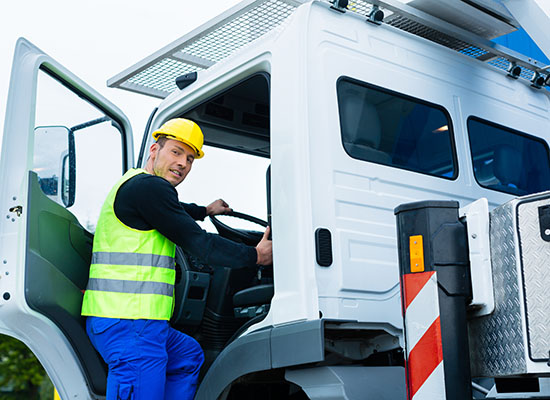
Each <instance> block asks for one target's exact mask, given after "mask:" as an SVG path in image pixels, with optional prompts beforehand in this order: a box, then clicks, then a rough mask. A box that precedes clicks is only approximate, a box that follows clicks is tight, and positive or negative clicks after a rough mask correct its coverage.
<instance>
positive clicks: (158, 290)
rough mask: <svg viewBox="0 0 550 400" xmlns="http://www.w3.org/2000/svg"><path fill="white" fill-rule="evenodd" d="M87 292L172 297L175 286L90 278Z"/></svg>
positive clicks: (160, 283)
mask: <svg viewBox="0 0 550 400" xmlns="http://www.w3.org/2000/svg"><path fill="white" fill-rule="evenodd" d="M86 290H100V291H102V292H117V293H134V294H160V295H163V296H170V297H172V294H173V292H174V285H170V284H169V283H163V282H150V281H126V280H122V279H100V278H90V280H89V281H88V286H87V287H86Z"/></svg>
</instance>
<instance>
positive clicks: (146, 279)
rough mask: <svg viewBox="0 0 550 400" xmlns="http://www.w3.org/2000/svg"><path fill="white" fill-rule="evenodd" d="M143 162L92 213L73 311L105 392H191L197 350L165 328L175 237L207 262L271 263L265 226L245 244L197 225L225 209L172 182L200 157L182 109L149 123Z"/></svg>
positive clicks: (181, 397)
mask: <svg viewBox="0 0 550 400" xmlns="http://www.w3.org/2000/svg"><path fill="white" fill-rule="evenodd" d="M153 137H154V138H155V139H156V143H154V144H153V145H152V146H151V148H150V157H149V160H148V161H147V165H146V166H145V169H132V170H130V171H128V172H127V173H126V174H124V176H123V177H122V178H121V179H120V180H119V182H118V183H117V184H116V185H115V186H114V187H113V189H112V190H111V192H110V193H109V195H108V196H107V199H106V200H105V203H104V204H103V207H102V209H101V214H100V216H99V221H98V224H97V228H96V233H95V237H94V245H93V255H92V265H91V267H90V279H89V281H88V286H87V288H86V292H85V294H84V300H83V304H82V315H85V316H88V318H87V321H86V329H87V332H88V335H89V337H90V339H91V341H92V344H93V345H94V347H95V348H96V349H97V350H98V351H99V353H100V354H101V356H102V357H103V359H104V360H105V362H106V363H107V364H108V365H109V374H108V378H107V400H114V399H117V400H118V399H123V400H125V399H132V400H145V399H147V400H150V399H154V400H156V399H163V398H164V399H178V400H185V399H193V397H194V395H195V391H196V387H197V379H198V373H199V369H200V367H201V365H202V363H203V360H204V356H203V352H202V349H201V348H200V346H199V344H198V343H197V342H196V341H195V340H194V339H193V338H191V337H189V336H187V335H185V334H183V333H181V332H179V331H176V330H175V329H172V328H170V326H169V324H168V320H169V319H170V317H171V315H172V310H173V290H174V282H175V269H174V255H175V247H176V245H178V246H181V247H182V248H183V249H184V250H185V251H187V252H188V253H190V254H192V255H193V256H195V257H197V258H198V259H199V260H200V261H201V262H203V263H205V264H209V265H212V266H224V267H235V268H237V267H253V266H255V265H257V264H259V265H270V264H271V263H272V253H271V251H272V250H271V241H270V240H268V235H269V228H268V229H267V230H266V232H265V234H264V236H263V238H262V240H261V241H260V243H259V244H258V245H257V246H256V248H254V247H250V246H245V245H243V244H239V243H234V242H232V241H229V240H226V239H224V238H222V237H220V236H218V235H214V234H210V233H207V232H205V231H203V230H202V229H201V228H200V227H199V226H198V225H197V223H196V222H195V220H202V219H204V218H205V216H206V215H218V214H226V213H228V212H230V211H231V209H230V208H229V206H228V205H227V204H226V203H225V202H224V201H223V200H221V199H220V200H216V201H215V202H213V203H212V204H210V205H209V206H207V207H206V208H205V207H199V206H197V205H195V204H183V203H180V202H179V200H178V194H177V192H176V189H175V187H176V186H177V185H178V184H180V183H181V182H182V181H183V180H184V179H185V177H186V176H187V174H189V172H190V171H191V167H192V165H193V162H194V160H195V159H198V158H201V157H203V155H204V153H203V151H202V144H203V134H202V131H201V130H200V128H199V126H198V125H197V124H195V123H194V122H192V121H190V120H186V119H182V118H176V119H172V120H170V121H168V122H166V123H165V124H164V125H163V126H162V127H161V128H160V129H159V130H157V131H155V132H154V133H153Z"/></svg>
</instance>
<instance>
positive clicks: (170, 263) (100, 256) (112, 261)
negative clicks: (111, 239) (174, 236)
mask: <svg viewBox="0 0 550 400" xmlns="http://www.w3.org/2000/svg"><path fill="white" fill-rule="evenodd" d="M92 264H107V265H143V266H148V267H158V268H169V269H174V268H175V259H174V257H170V256H159V255H157V254H140V253H109V252H101V251H98V252H94V253H93V254H92Z"/></svg>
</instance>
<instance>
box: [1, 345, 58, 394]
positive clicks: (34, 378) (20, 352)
mask: <svg viewBox="0 0 550 400" xmlns="http://www.w3.org/2000/svg"><path fill="white" fill-rule="evenodd" d="M46 381H47V382H46ZM48 384H49V378H48V376H47V374H46V372H45V371H44V368H42V365H40V362H39V361H38V360H37V359H36V357H35V356H34V354H33V353H32V352H31V351H30V350H29V348H28V347H27V346H25V345H24V344H23V343H22V342H20V341H19V340H17V339H14V338H12V337H10V336H5V335H0V399H18V398H20V399H39V398H51V396H52V391H53V389H52V390H50V391H49V395H48V394H47V393H45V394H43V395H42V396H41V395H40V394H41V393H40V392H44V390H40V388H41V387H44V386H50V385H51V384H50V385H48ZM44 395H45V396H46V397H44Z"/></svg>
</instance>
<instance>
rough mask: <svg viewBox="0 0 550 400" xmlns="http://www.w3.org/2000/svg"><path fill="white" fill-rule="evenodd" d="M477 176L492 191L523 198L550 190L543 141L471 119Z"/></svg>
mask: <svg viewBox="0 0 550 400" xmlns="http://www.w3.org/2000/svg"><path fill="white" fill-rule="evenodd" d="M468 136H469V138H470V150H471V155H472V163H473V166H474V175H475V178H476V180H477V182H478V183H479V184H480V185H481V186H483V187H485V188H488V189H492V190H497V191H499V192H504V193H510V194H513V195H516V196H522V195H525V194H529V193H537V192H542V191H544V190H548V189H550V163H549V157H548V145H547V144H546V142H544V141H543V140H541V139H539V138H536V137H533V136H530V135H526V134H524V133H521V132H518V131H515V130H513V129H510V128H506V127H504V126H501V125H497V124H495V123H492V122H489V121H485V120H482V119H480V118H476V117H470V118H469V119H468Z"/></svg>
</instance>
